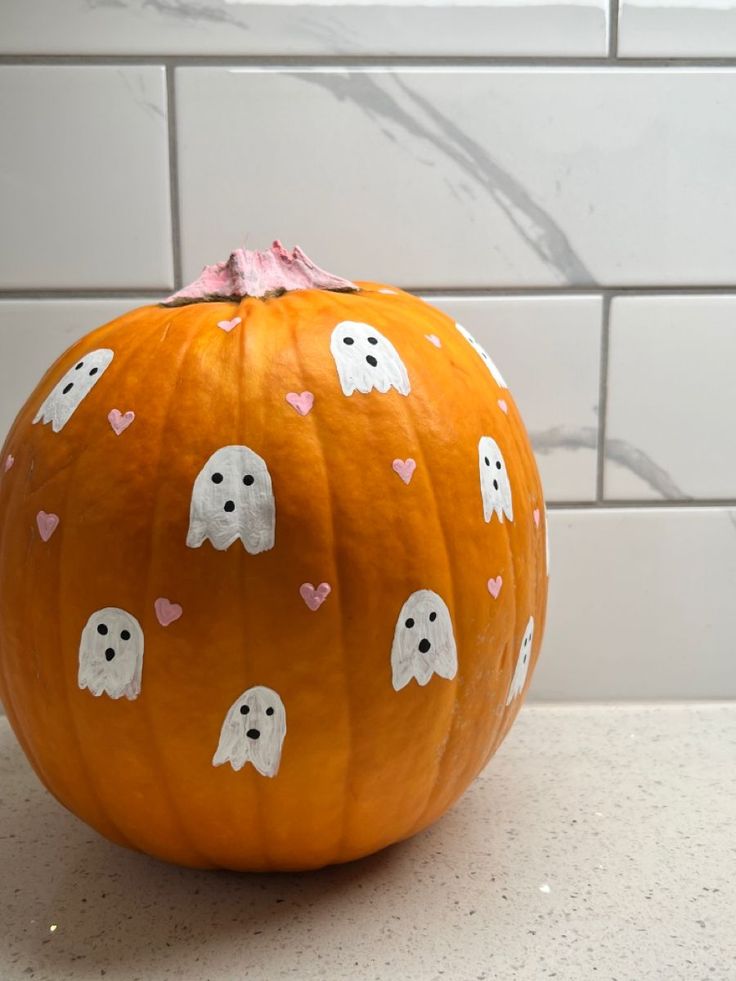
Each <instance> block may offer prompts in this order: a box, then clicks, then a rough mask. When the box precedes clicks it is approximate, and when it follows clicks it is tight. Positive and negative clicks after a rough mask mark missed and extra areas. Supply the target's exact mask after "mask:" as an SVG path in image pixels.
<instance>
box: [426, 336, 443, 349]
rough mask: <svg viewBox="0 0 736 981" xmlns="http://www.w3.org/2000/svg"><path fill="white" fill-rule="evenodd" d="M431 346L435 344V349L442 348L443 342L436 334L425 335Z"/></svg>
mask: <svg viewBox="0 0 736 981" xmlns="http://www.w3.org/2000/svg"><path fill="white" fill-rule="evenodd" d="M424 336H425V337H426V338H427V340H428V341H429V343H430V344H434V346H435V347H442V341H441V340H440V339H439V337H438V336H437V335H436V334H425V335H424Z"/></svg>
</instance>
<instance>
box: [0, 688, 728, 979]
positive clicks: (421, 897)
mask: <svg viewBox="0 0 736 981" xmlns="http://www.w3.org/2000/svg"><path fill="white" fill-rule="evenodd" d="M0 781H1V782H0V917H1V920H0V978H2V981H16V979H18V981H27V979H29V978H30V979H37V981H41V979H52V981H63V979H67V978H71V979H74V981H85V979H92V978H102V977H104V978H105V979H106V981H137V979H140V981H169V979H171V981H174V979H176V981H241V979H248V981H278V979H281V978H298V979H299V981H312V979H317V978H320V979H328V981H341V979H361V981H362V979H365V981H374V979H375V981H384V979H401V981H435V979H447V981H482V979H489V981H507V979H508V981H511V979H513V981H527V979H529V981H532V979H533V981H543V979H547V978H558V979H560V981H578V979H585V981H648V979H656V981H679V979H683V981H706V979H707V981H734V979H736V704H733V703H711V704H691V705H687V704H678V705H605V706H600V705H599V706H593V705H585V706H582V705H565V706H563V705H539V704H537V705H529V706H527V707H526V708H524V709H523V710H522V713H521V715H520V717H519V719H518V721H517V723H516V725H515V726H514V728H513V729H512V731H511V733H510V735H509V736H508V738H507V740H506V743H505V744H504V745H503V746H502V748H501V750H500V751H499V753H498V754H497V755H496V757H495V759H494V760H492V761H491V763H490V765H489V766H488V768H487V769H486V770H485V772H484V773H483V774H482V775H481V776H480V777H479V778H478V779H477V780H476V782H475V783H474V784H473V786H472V787H471V788H470V790H469V791H468V792H467V794H466V795H465V797H464V798H463V799H462V800H461V801H460V803H459V804H457V805H456V806H455V808H454V809H453V810H452V811H451V812H450V813H449V814H447V815H446V816H445V817H444V818H443V819H442V820H441V821H440V822H439V823H438V824H436V825H435V826H434V827H433V828H432V829H430V830H429V831H426V832H424V833H423V834H421V835H419V836H417V837H416V838H414V839H412V840H411V841H409V842H405V843H403V844H401V845H397V846H394V847H393V848H390V849H387V850H386V851H384V852H381V853H379V854H377V855H374V856H372V857H370V858H367V859H363V860H362V861H360V862H356V863H353V864H351V865H346V866H340V867H332V868H329V869H325V870H323V871H321V872H316V873H308V874H302V875H268V876H266V875H242V874H234V873H226V872H197V871H190V870H185V869H178V868H175V867H173V866H168V865H165V864H162V863H160V862H157V861H154V860H151V859H149V858H147V857H145V856H143V855H139V854H135V853H132V852H128V851H126V850H124V849H122V848H119V847H117V846H115V845H112V844H109V843H108V842H106V841H105V840H104V839H102V838H100V837H99V836H98V835H97V834H96V833H95V832H92V831H90V830H89V829H87V828H86V827H85V826H84V825H83V824H82V823H81V822H80V821H78V820H77V819H76V818H74V817H73V816H72V815H71V814H69V813H67V812H66V811H65V810H64V809H63V808H62V807H61V806H60V805H59V804H58V803H57V802H56V801H55V800H54V799H53V798H52V797H51V796H50V795H49V794H48V793H46V791H45V790H44V789H43V788H42V787H41V785H40V784H39V782H38V780H37V779H36V777H35V775H34V774H33V773H32V771H31V770H30V768H29V766H28V765H27V763H26V762H25V758H24V756H23V754H22V752H21V750H20V749H19V747H18V745H17V743H16V742H15V739H14V737H13V735H12V733H11V731H10V729H9V727H8V723H7V720H5V719H0Z"/></svg>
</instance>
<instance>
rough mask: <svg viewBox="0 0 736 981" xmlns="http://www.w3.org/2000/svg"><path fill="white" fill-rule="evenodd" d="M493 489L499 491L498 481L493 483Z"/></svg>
mask: <svg viewBox="0 0 736 981" xmlns="http://www.w3.org/2000/svg"><path fill="white" fill-rule="evenodd" d="M493 489H494V490H498V481H497V480H494V481H493Z"/></svg>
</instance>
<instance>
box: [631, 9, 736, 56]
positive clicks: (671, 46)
mask: <svg viewBox="0 0 736 981" xmlns="http://www.w3.org/2000/svg"><path fill="white" fill-rule="evenodd" d="M618 28H619V29H618V53H619V56H620V57H622V58H683V57H689V58H714V57H722V58H727V57H729V56H730V57H733V56H734V55H736V2H734V0H621V6H620V9H619V22H618Z"/></svg>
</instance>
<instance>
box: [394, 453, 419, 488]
mask: <svg viewBox="0 0 736 981" xmlns="http://www.w3.org/2000/svg"><path fill="white" fill-rule="evenodd" d="M391 467H392V469H393V470H395V471H396V473H397V474H398V475H399V477H401V479H402V480H403V481H404V483H405V484H408V483H409V482H410V481H411V478H412V477H413V476H414V471H415V470H416V469H417V463H416V460H412V458H411V457H408V459H406V460H394V462H393V463H392V464H391Z"/></svg>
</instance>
